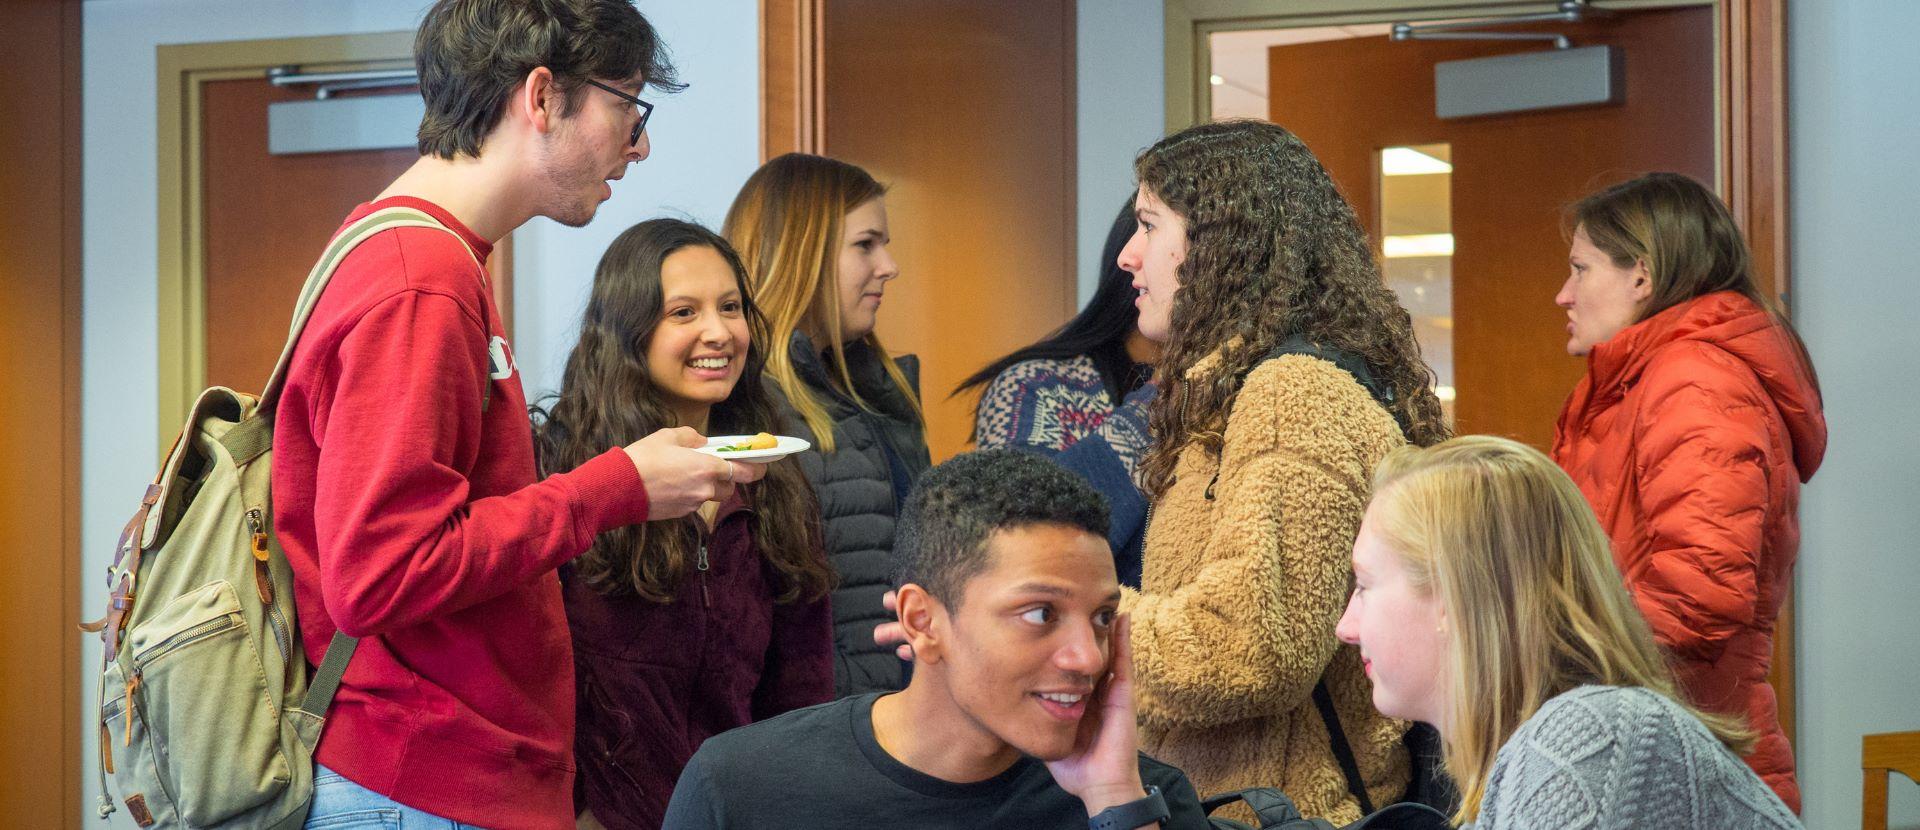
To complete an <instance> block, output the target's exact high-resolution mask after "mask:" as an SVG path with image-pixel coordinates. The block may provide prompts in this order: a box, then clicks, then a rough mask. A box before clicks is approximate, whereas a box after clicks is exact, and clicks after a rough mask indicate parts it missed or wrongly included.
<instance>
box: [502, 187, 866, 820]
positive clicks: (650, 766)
mask: <svg viewBox="0 0 1920 830" xmlns="http://www.w3.org/2000/svg"><path fill="white" fill-rule="evenodd" d="M766 342H767V327H766V323H765V321H764V320H763V319H762V318H761V316H760V312H759V310H758V309H757V308H756V307H755V306H754V304H753V297H752V294H751V293H750V291H749V288H748V284H747V278H746V270H745V269H744V268H743V267H742V266H741V264H740V258H739V257H738V256H736V255H735V254H734V252H733V248H732V247H731V246H729V245H728V244H727V242H726V240H725V239H723V238H721V237H720V235H718V234H716V233H713V232H712V231H709V230H707V229H705V228H702V227H700V226H698V225H694V224H691V223H688V222H682V221H678V220H673V219H654V220H650V221H646V222H642V223H640V224H638V225H635V226H633V227H632V228H629V229H628V230H627V231H626V232H625V233H622V234H621V235H620V236H619V237H618V238H616V239H615V240H614V241H613V244H612V245H611V246H610V247H608V248H607V252H606V253H605V254H604V255H603V256H602V257H601V259H600V265H599V268H598V269H597V270H596V272H595V273H594V279H593V293H592V296H591V297H590V298H589V299H588V301H587V310H586V316H585V318H584V319H583V320H582V321H581V323H580V342H579V343H578V345H576V346H575V347H574V349H573V354H572V355H571V356H570V357H569V358H568V360H567V369H566V375H565V376H564V378H563V380H562V381H561V387H560V393H559V395H558V396H557V397H556V398H554V399H551V400H550V401H548V406H549V409H548V410H547V411H546V412H536V416H537V417H538V416H543V417H539V422H538V423H539V425H538V426H537V427H536V428H535V445H536V449H537V450H538V456H539V460H540V466H541V468H542V470H543V472H545V473H556V472H560V471H562V470H570V469H572V468H574V467H575V466H578V465H579V464H581V463H583V462H585V461H586V460H588V459H590V458H593V457H594V456H595V455H598V454H599V453H600V452H603V451H604V450H605V448H606V447H617V446H623V445H625V444H627V443H628V442H631V441H632V440H634V438H636V437H639V436H643V435H647V434H648V433H651V432H653V431H654V430H656V429H662V428H666V427H675V426H684V427H692V428H693V429H695V430H697V431H699V432H701V433H703V434H716V433H717V434H727V433H745V434H751V433H756V432H763V431H764V432H778V431H781V430H780V429H779V427H780V423H781V422H780V412H779V409H778V408H777V406H776V404H775V403H774V400H773V398H772V396H771V394H770V393H769V392H768V391H767V387H766V386H765V384H763V383H762V379H761V375H762V372H763V370H764V367H765V358H764V357H763V356H762V355H761V348H760V346H761V344H763V343H766ZM819 515H820V513H819V508H818V507H817V506H815V503H814V498H813V490H812V488H811V487H809V486H808V485H807V482H806V479H805V478H804V477H803V475H802V474H801V472H800V469H799V467H798V465H796V464H794V463H793V462H790V461H788V462H778V461H777V462H774V463H772V464H770V465H768V468H767V475H766V478H764V479H762V480H761V481H759V482H756V483H754V484H752V485H747V486H744V487H741V488H738V489H737V490H736V491H735V493H734V495H733V496H732V497H730V498H728V499H727V500H726V501H725V502H724V503H716V502H708V503H707V504H706V505H705V506H704V507H703V508H701V509H700V510H699V511H698V513H697V514H696V515H694V516H689V517H686V518H684V519H675V520H670V521H660V522H648V523H646V524H640V525H632V526H629V527H624V528H620V529H618V530H613V531H609V532H607V533H602V534H600V536H599V537H597V538H595V539H594V540H593V545H592V547H591V548H590V549H589V550H588V551H587V552H586V553H585V554H583V555H581V556H580V558H578V559H576V560H574V561H573V562H572V563H571V564H569V565H568V566H566V567H564V568H562V569H561V571H560V578H561V584H562V588H563V592H564V597H565V600H566V609H567V620H568V625H569V627H570V628H571V629H572V631H573V644H574V669H575V675H576V676H575V685H576V689H577V703H578V707H577V716H576V724H575V738H576V740H575V750H576V751H575V758H576V760H577V763H578V769H579V774H578V778H577V779H576V782H575V788H574V808H575V810H576V811H578V812H580V813H581V814H582V815H581V823H582V824H583V826H594V825H593V822H594V821H596V820H597V821H598V822H600V823H601V824H604V825H605V826H606V827H610V828H615V830H623V828H642V827H646V828H652V827H659V826H660V822H661V820H662V818H663V817H664V816H665V814H666V807H667V799H668V798H669V797H670V796H671V795H672V794H673V785H674V782H675V781H677V780H678V779H679V777H680V770H681V768H682V767H683V766H685V764H686V762H687V759H688V758H690V757H692V756H693V752H694V750H696V749H699V748H700V743H701V742H702V741H703V740H705V739H706V738H707V737H710V736H712V735H717V734H719V733H721V732H724V731H726V730H728V729H732V728H733V727H736V726H742V725H745V724H748V723H752V722H754V721H757V720H762V719H765V718H767V717H771V716H773V715H777V714H780V713H782V712H785V711H788V710H790V709H797V708H800V707H802V706H811V705H813V704H815V703H823V702H825V701H827V700H829V699H830V698H831V697H832V693H833V653H834V652H833V636H832V627H831V624H832V615H831V613H830V611H829V608H828V604H827V592H828V591H829V589H830V588H831V586H832V582H833V575H832V571H831V570H830V569H829V567H828V565H827V560H826V555H825V553H823V552H822V548H821V538H820V530H819Z"/></svg>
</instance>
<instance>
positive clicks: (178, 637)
mask: <svg viewBox="0 0 1920 830" xmlns="http://www.w3.org/2000/svg"><path fill="white" fill-rule="evenodd" d="M244 625H245V622H244V621H243V620H241V618H240V612H238V611H230V612H227V613H225V614H221V615H220V616H218V617H215V618H213V619H211V620H207V621H205V622H201V623H195V624H194V625H193V626H192V627H191V628H188V629H186V630H184V631H181V632H179V633H177V634H174V635H173V636H171V637H168V638H167V639H165V640H161V641H160V643H159V644H158V645H155V646H154V647H153V648H151V649H149V650H148V653H147V654H144V655H141V656H139V657H136V658H134V663H133V665H134V668H133V677H132V678H131V679H129V680H128V681H127V691H128V692H129V696H131V693H132V691H133V689H134V687H136V686H139V685H140V674H141V670H142V669H144V668H145V667H147V666H151V665H153V664H154V663H157V662H159V660H160V658H162V657H165V656H167V655H169V654H172V653H174V652H176V651H179V650H180V649H182V648H185V647H187V646H190V645H193V644H194V643H197V642H199V641H201V640H204V639H206V638H208V637H211V636H213V635H215V634H218V633H220V632H222V631H225V630H227V629H232V628H241V627H243V626H244Z"/></svg>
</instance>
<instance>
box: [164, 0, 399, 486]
mask: <svg viewBox="0 0 1920 830" xmlns="http://www.w3.org/2000/svg"><path fill="white" fill-rule="evenodd" d="M156 52H157V53H158V55H157V60H158V65H157V71H156V72H155V77H156V79H157V84H158V89H157V90H156V93H155V109H156V111H157V115H158V119H159V121H158V125H157V129H156V131H155V139H156V144H157V145H158V153H159V159H158V161H159V167H158V171H157V172H158V174H159V175H158V182H157V184H158V191H159V197H160V203H159V210H158V212H157V214H156V217H157V219H158V222H159V225H158V231H159V260H158V274H157V278H158V283H157V285H158V288H159V295H158V297H157V298H156V299H157V301H158V310H159V328H158V334H159V344H158V345H159V349H158V352H159V367H158V369H159V393H160V402H159V403H160V405H159V411H158V413H157V417H158V418H159V431H158V432H157V433H155V434H156V435H157V436H159V446H158V447H157V450H158V452H160V453H162V454H164V453H165V452H166V450H167V448H168V447H169V446H171V445H172V444H173V437H174V435H175V433H177V432H179V430H180V424H181V419H183V418H185V417H186V414H187V407H188V406H190V405H192V403H193V396H194V395H197V394H199V392H200V390H201V389H203V388H205V387H206V385H207V379H206V368H207V344H206V320H207V313H206V296H207V295H206V211H205V209H204V207H203V206H202V204H201V194H202V192H203V190H204V187H205V181H204V174H203V171H202V169H201V166H202V160H203V158H204V152H203V149H202V144H201V142H202V138H201V134H200V132H201V130H200V128H201V110H200V100H201V99H200V94H201V87H202V85H204V84H206V83H208V82H210V81H225V80H233V79H236V78H260V77H265V75H266V71H267V69H269V68H270V67H275V66H284V65H287V64H297V65H300V66H312V67H315V68H323V69H327V70H341V71H347V70H354V69H369V68H375V67H384V66H392V65H394V64H396V63H405V64H407V65H409V66H410V65H411V64H412V61H413V33H412V32H381V33H377V34H358V35H331V36H325V37H298V38H275V39H265V40H237V41H226V42H221V43H188V44H180V45H163V46H160V47H158V48H157V49H156ZM368 195H369V196H371V195H372V194H368ZM253 391H258V390H253Z"/></svg>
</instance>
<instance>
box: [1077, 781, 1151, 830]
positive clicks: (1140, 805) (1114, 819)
mask: <svg viewBox="0 0 1920 830" xmlns="http://www.w3.org/2000/svg"><path fill="white" fill-rule="evenodd" d="M1170 815H1171V814H1169V813H1168V812H1167V800H1166V799H1165V798H1161V797H1160V788H1159V787H1156V786H1154V785H1152V784H1148V785H1147V797H1146V798H1136V799H1134V800H1132V801H1129V802H1127V803H1125V804H1115V805H1113V806H1112V807H1108V808H1107V809H1105V810H1101V811H1100V815H1097V816H1094V817H1093V818H1090V819H1087V830H1133V828H1135V827H1139V826H1141V825H1143V824H1162V823H1165V822H1166V820H1167V819H1168V818H1169V816H1170Z"/></svg>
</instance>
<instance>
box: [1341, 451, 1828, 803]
mask: <svg viewBox="0 0 1920 830" xmlns="http://www.w3.org/2000/svg"><path fill="white" fill-rule="evenodd" d="M1607 545H1608V543H1607V536H1606V533H1605V532H1604V531H1603V530H1601V528H1600V525H1599V523H1598V522H1597V521H1596V520H1595V518H1594V515H1593V511H1592V510H1591V509H1590V508H1589V507H1588V506H1587V502H1586V500H1585V499H1584V498H1582V497H1581V495H1580V491H1579V489H1578V488H1576V487H1575V486H1574V484H1573V482H1572V481H1571V480H1569V479H1568V478H1567V476H1566V474H1565V473H1563V472H1561V470H1560V468H1559V467H1557V466H1555V465H1554V463H1553V462H1552V461H1550V460H1548V458H1547V457H1546V456H1545V455H1542V454H1541V453H1540V452H1539V451H1537V450H1534V449H1532V448H1530V447H1527V446H1525V445H1523V444H1519V443H1515V442H1513V441H1509V440H1506V439H1503V438H1491V437H1485V436H1468V437H1462V438H1455V439H1453V440H1450V441H1446V442H1443V443H1440V444H1438V445H1435V446H1433V447H1430V448H1426V449H1418V448H1408V449H1403V450H1400V451H1397V452H1395V453H1394V454H1392V455H1390V456H1388V458H1387V459H1386V460H1385V461H1384V462H1382V463H1381V464H1380V467H1379V469H1378V470H1377V471H1376V472H1375V474H1374V483H1373V498H1372V501H1371V502H1370V504H1369V505H1368V507H1367V513H1366V517H1365V519H1364V521H1363V523H1362V524H1361V528H1360V534H1359V537H1358V539H1357V540H1356V541H1355V542H1354V547H1353V567H1354V576H1355V587H1354V592H1353V598H1352V599H1351V600H1350V601H1349V602H1348V605H1347V611H1346V614H1345V616H1343V617H1342V618H1341V620H1340V625H1339V628H1338V633H1339V636H1340V639H1342V640H1344V641H1346V642H1348V643H1352V644H1354V645H1357V646H1359V647H1360V653H1361V658H1362V665H1363V666H1365V668H1366V672H1367V675H1368V676H1369V677H1371V678H1372V680H1373V701H1374V705H1375V706H1376V707H1378V708H1379V709H1380V711H1381V712H1382V713H1385V714H1387V715H1390V716H1393V717H1397V718H1408V719H1414V720H1420V721H1425V722H1427V723H1431V724H1433V725H1434V726H1435V727H1437V728H1438V729H1439V731H1440V733H1441V735H1442V736H1443V738H1444V741H1445V747H1446V755H1445V761H1446V767H1447V771H1448V772H1449V773H1451V774H1452V775H1453V777H1454V779H1455V781H1456V782H1458V784H1459V787H1460V792H1461V796H1462V798H1461V805H1460V811H1459V813H1457V814H1456V815H1455V816H1454V821H1455V822H1456V823H1461V824H1465V825H1468V826H1471V827H1474V828H1477V830H1505V828H1556V829H1557V828H1589V827H1590V828H1614V827H1618V828H1627V827H1633V828H1639V827H1714V828H1795V827H1799V826H1800V823H1799V821H1798V820H1797V819H1795V817H1794V815H1793V813H1792V811H1790V810H1788V809H1787V808H1786V805H1784V804H1782V803H1781V802H1780V799H1779V798H1778V797H1777V796H1775V795H1774V794H1773V791H1772V790H1771V789H1769V788H1768V787H1767V786H1766V785H1765V784H1764V783H1762V782H1761V781H1760V779H1759V777H1758V776H1756V775H1754V773H1753V771H1752V770H1751V769H1748V768H1747V766H1746V765H1745V764H1743V763H1741V762H1740V758H1739V753H1742V752H1745V751H1746V750H1747V749H1748V748H1749V747H1750V746H1751V745H1752V743H1753V736H1752V734H1751V733H1749V732H1747V731H1745V728H1744V727H1743V726H1742V725H1741V724H1740V722H1739V721H1737V720H1733V719H1727V718H1721V717H1716V716H1713V715H1708V714H1703V713H1701V712H1699V711H1697V710H1695V709H1692V708H1691V707H1689V706H1687V705H1686V704H1685V703H1682V702H1680V699H1679V696H1678V694H1677V691H1676V687H1675V685H1674V680H1673V677H1672V676H1671V674H1669V672H1668V670H1667V668H1666V665H1665V663H1664V662H1663V661H1662V659H1661V656H1660V653H1659V651H1658V650H1657V648H1656V647H1655V645H1654V641H1653V635H1652V633H1651V631H1650V630H1649V629H1648V628H1647V625H1646V623H1645V621H1643V620H1642V619H1641V617H1640V615H1639V613H1638V612H1637V611H1636V610H1635V608H1634V605H1633V601H1632V600H1631V599H1630V598H1629V597H1628V596H1627V592H1626V589H1625V588H1624V587H1622V583H1621V580H1620V575H1619V573H1617V572H1616V571H1615V569H1614V565H1613V559H1612V557H1611V556H1610V555H1609V553H1608V547H1607Z"/></svg>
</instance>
